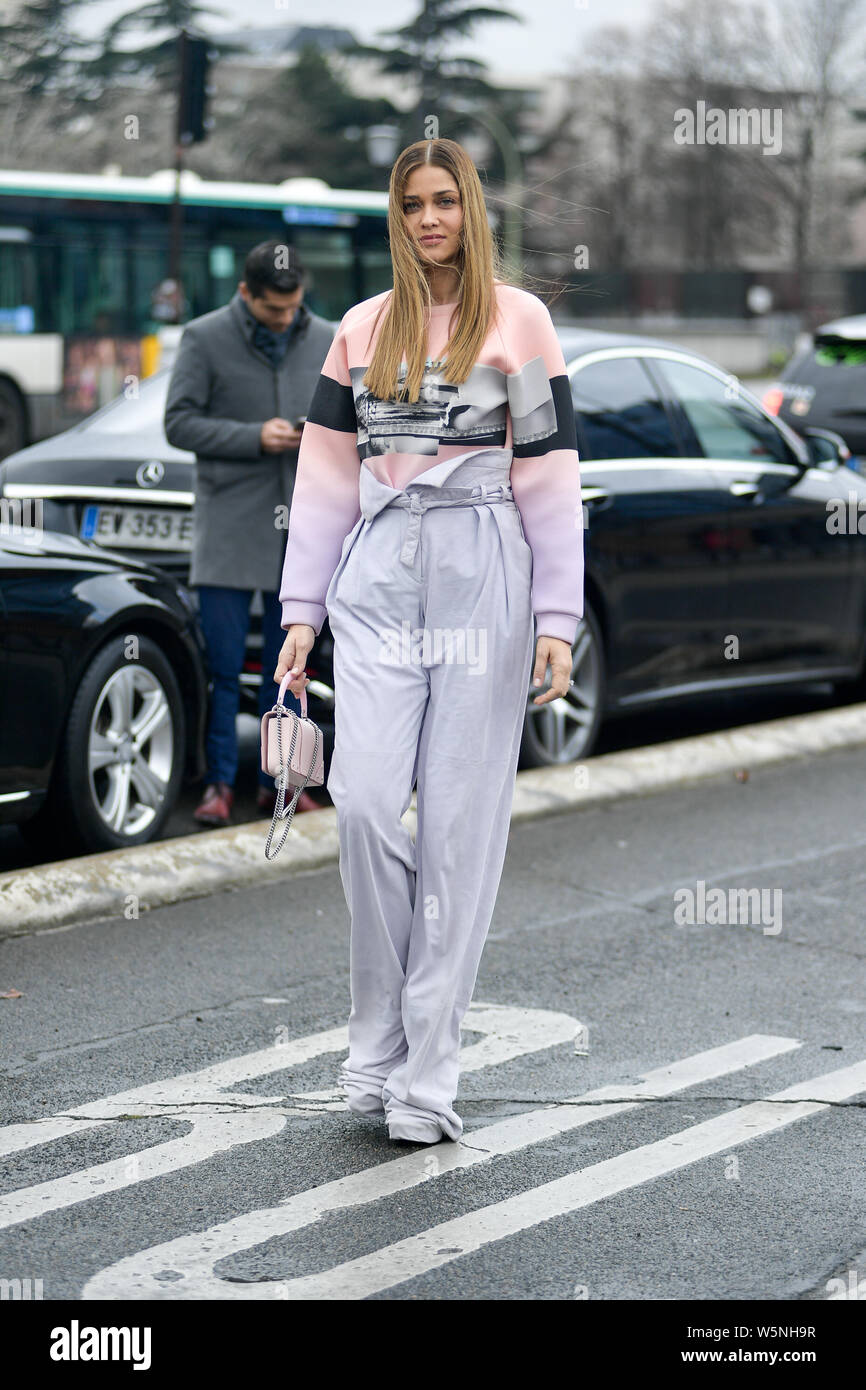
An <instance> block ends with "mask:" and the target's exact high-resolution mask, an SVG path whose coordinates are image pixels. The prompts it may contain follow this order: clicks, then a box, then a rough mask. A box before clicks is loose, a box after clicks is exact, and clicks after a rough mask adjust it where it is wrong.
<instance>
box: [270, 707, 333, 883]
mask: <svg viewBox="0 0 866 1390" xmlns="http://www.w3.org/2000/svg"><path fill="white" fill-rule="evenodd" d="M273 713H274V714H276V716H277V749H278V751H279V754H280V768H281V771H280V773H279V776H278V777H277V779H276V785H277V800H276V805H275V806H274V816H273V820H272V821H271V828H270V830H269V831H268V839H267V843H266V845H265V858H266V859H276V857H277V855H278V854H279V852H280V850H281V849H282V847H283V845H284V844H285V843H286V836H287V835H288V833H289V831H290V829H291V826H292V820H293V819H294V815H295V809H296V807H297V804H298V801H299V799H300V795H301V792H302V791H305V790H306V788H307V786H308V785H309V781H310V777H311V776H312V772H313V768H314V767H315V766H316V763H317V761H318V757H319V740H320V738H321V736H322V734H321V730H320V729H319V727H318V725H317V724H314V725H313V728H314V730H315V732H316V745H315V748H314V749H313V757H312V761H311V762H310V766H309V769H308V771H307V775H306V777H305V778H304V780H303V782H302V783H301V785H300V786H299V787H296V788H295V794H294V796H293V797H292V801H291V805H290V806H289V808H288V810H286V809H285V801H286V783H287V782H288V780H289V766H290V764H291V761H292V757H293V756H294V752H295V742H296V740H297V737H298V729H299V727H300V722H301V721H300V719H299V718H298V717H297V716H296V717H295V718H294V719H293V720H292V746H291V748H290V749H289V756H288V760H287V761H286V762H283V715H286V716H288V715H289V713H290V711H289V710H287V709H286V707H285V705H281V704H276V705H274V707H273ZM283 815H285V817H286V828H285V830H284V831H283V838H282V839H281V840H280V843H279V844H278V845H277V847H276V849H275V850H274V852H273V854H268V850H269V849H270V847H271V841H272V840H273V838H274V831H275V830H276V828H277V821H278V820H279V819H280V817H281V816H283Z"/></svg>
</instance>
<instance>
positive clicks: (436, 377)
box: [274, 140, 583, 1144]
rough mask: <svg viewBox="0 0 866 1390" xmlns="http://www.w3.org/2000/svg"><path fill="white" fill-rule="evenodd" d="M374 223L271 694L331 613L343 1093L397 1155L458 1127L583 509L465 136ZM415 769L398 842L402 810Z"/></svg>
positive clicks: (394, 193)
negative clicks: (375, 276) (461, 1060)
mask: <svg viewBox="0 0 866 1390" xmlns="http://www.w3.org/2000/svg"><path fill="white" fill-rule="evenodd" d="M388 229H389V237H390V246H391V258H392V264H393V278H394V286H393V290H389V291H387V292H386V293H384V294H379V295H375V296H374V297H373V298H372V299H368V300H364V301H363V303H361V304H357V305H355V307H354V308H352V309H350V310H349V311H348V313H347V314H346V315H345V316H344V317H343V320H342V322H341V324H340V327H339V329H338V331H337V333H336V336H335V338H334V341H333V343H332V345H331V350H330V352H329V354H328V357H327V359H326V361H325V363H324V366H323V368H322V375H321V377H320V380H319V384H318V387H317V388H316V392H315V395H314V397H313V402H312V405H311V407H310V411H309V415H308V417H307V423H306V425H305V427H304V433H303V440H302V443H301V448H300V452H299V456H298V468H297V477H296V482H295V487H294V494H293V498H292V506H291V512H290V517H289V534H288V539H287V546H286V556H285V563H284V568H283V577H282V584H281V588H280V600H281V603H282V606H283V610H282V626H283V627H284V628H285V629H287V636H286V640H285V643H284V645H283V648H282V651H281V653H280V659H279V663H278V665H277V668H276V671H275V672H274V679H275V680H277V681H279V680H282V678H283V676H284V675H285V674H286V673H287V672H289V671H291V672H292V673H293V676H294V679H293V680H292V681H291V683H290V685H289V689H290V690H292V691H293V692H294V693H295V694H300V692H301V690H302V689H303V688H304V685H305V684H306V678H305V676H304V674H303V671H304V664H305V662H306V659H307V655H308V653H309V651H310V649H311V647H312V645H313V641H314V638H315V636H316V634H317V633H318V632H319V631H320V629H321V626H322V623H323V622H324V618H325V614H326V612H327V616H328V619H329V623H330V627H331V632H332V634H333V637H334V683H335V696H336V710H335V746H334V754H333V758H332V760H331V768H330V773H329V777H328V791H329V792H330V795H331V798H332V800H333V802H334V805H335V807H336V809H337V823H338V830H339V838H340V872H341V877H342V880H343V886H344V890H345V894H346V902H347V905H348V908H349V912H350V916H351V938H350V978H351V993H352V1009H351V1014H350V1017H349V1057H348V1059H347V1060H346V1061H345V1062H344V1063H343V1067H342V1070H341V1076H340V1081H341V1088H342V1091H343V1094H344V1095H345V1097H346V1101H347V1104H348V1107H349V1109H350V1110H352V1111H355V1112H356V1113H358V1114H364V1115H373V1114H377V1115H384V1116H385V1117H386V1119H387V1123H388V1133H389V1136H390V1138H391V1139H392V1140H394V1141H397V1142H408V1143H415V1144H434V1143H438V1142H439V1141H440V1140H441V1139H443V1138H449V1139H452V1140H457V1139H459V1138H460V1135H461V1134H462V1131H463V1122H462V1120H461V1118H460V1116H459V1115H458V1114H457V1113H456V1111H455V1110H454V1100H455V1097H456V1094H457V1081H458V1070H459V1068H458V1057H459V1048H460V1023H461V1020H462V1018H463V1016H464V1014H465V1012H466V1009H467V1008H468V1006H469V1003H470V1000H471V998H472V992H473V990H474V987H475V980H476V976H477V973H478V966H479V963H480V959H481V952H482V949H483V946H484V942H485V939H486V936H487V932H488V928H489V925H490V919H491V917H492V914H493V908H494V904H495V900H496V894H497V890H498V886H499V880H500V877H501V873H502V866H503V862H504V858H505V849H506V842H507V838H508V828H509V820H510V814H511V802H512V796H513V790H514V779H515V773H516V770H517V759H518V753H519V749H520V740H521V732H522V727H523V720H524V715H525V709H526V692H527V686H528V683H529V679H530V673H532V674H533V676H534V681H533V683H534V685H536V686H538V685H541V684H542V683H543V680H544V677H545V673H546V671H547V668H548V666H550V668H551V672H552V682H551V687H550V689H549V690H548V691H547V692H545V693H544V694H543V695H539V696H538V697H537V698H536V700H535V703H536V704H544V703H546V702H548V701H550V700H555V699H557V698H559V697H560V696H562V695H565V694H566V692H567V690H568V686H569V678H570V675H571V665H572V659H571V647H572V643H573V642H574V638H575V635H576V630H577V624H578V620H579V619H580V617H581V616H582V613H583V514H582V509H581V499H580V477H579V466H578V456H577V449H576V438H575V430H574V414H573V408H572V405H571V393H570V390H569V382H568V378H567V376H566V372H565V363H564V360H563V356H562V351H561V349H560V346H559V342H558V340H557V337H556V334H555V331H554V328H553V324H552V323H551V320H550V315H549V313H548V311H547V309H546V307H545V306H544V305H543V304H542V302H541V301H540V300H539V299H537V298H536V297H535V296H534V295H532V294H529V293H527V292H526V291H525V290H523V289H521V288H519V287H518V286H516V285H514V284H512V283H509V282H508V281H507V280H506V279H505V277H504V276H503V275H502V273H501V269H500V263H499V260H498V257H497V255H496V252H495V248H494V244H493V239H492V236H491V233H490V228H489V225H488V221H487V215H486V210H485V205H484V197H483V193H482V189H481V183H480V180H479V178H478V173H477V171H476V169H475V166H474V164H473V163H472V161H471V160H470V159H469V157H468V155H467V154H466V152H465V150H464V149H463V148H462V146H460V145H458V144H456V143H455V142H454V141H453V140H423V141H418V142H417V143H416V144H413V145H410V146H408V147H407V149H405V150H404V151H403V152H402V154H401V155H400V156H399V158H398V159H397V162H396V163H395V165H394V168H393V170H392V173H391V181H390V191H389V209H388ZM446 357H447V360H444V359H446ZM443 360H444V361H443ZM533 618H534V619H535V627H536V628H537V634H538V635H537V638H536V637H535V634H534V632H533ZM533 648H534V662H533ZM416 778H417V784H418V790H417V815H418V823H417V832H416V839H415V843H414V844H413V843H412V840H411V837H410V835H409V833H408V831H407V830H406V828H405V826H404V825H403V824H402V822H401V817H402V816H403V814H404V812H405V811H406V809H407V807H408V806H409V803H410V800H411V794H412V788H413V786H414V784H415V781H416Z"/></svg>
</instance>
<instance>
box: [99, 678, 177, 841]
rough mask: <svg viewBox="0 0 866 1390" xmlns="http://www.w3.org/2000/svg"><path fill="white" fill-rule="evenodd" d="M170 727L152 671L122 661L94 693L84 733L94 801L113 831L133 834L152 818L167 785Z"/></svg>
mask: <svg viewBox="0 0 866 1390" xmlns="http://www.w3.org/2000/svg"><path fill="white" fill-rule="evenodd" d="M173 761H174V729H173V720H172V717H171V709H170V707H169V702H168V697H167V695H166V692H165V690H164V688H163V686H162V684H161V683H160V681H159V680H158V679H157V677H156V676H155V674H154V673H153V671H149V670H147V669H146V668H145V669H142V668H140V667H136V666H135V664H134V663H130V664H129V665H128V666H127V667H125V668H122V669H120V670H118V671H115V672H113V674H112V675H111V676H109V678H108V680H107V681H106V683H105V685H104V686H103V688H102V690H101V691H100V693H99V695H98V696H97V699H96V704H95V706H94V710H93V716H92V718H91V720H90V729H89V733H88V739H87V764H88V780H89V785H90V791H91V796H92V798H93V804H94V807H95V809H96V811H97V813H98V815H99V816H100V818H101V819H102V821H103V822H104V823H105V825H106V826H107V827H108V829H109V830H111V831H113V832H114V834H115V835H122V836H131V837H134V836H137V835H139V834H141V832H142V831H145V830H147V828H148V826H150V825H151V824H152V823H153V821H154V820H155V819H156V816H157V813H158V812H159V811H160V810H161V808H162V804H163V802H164V800H165V796H166V794H167V791H168V784H169V781H170V778H171V772H172V767H173Z"/></svg>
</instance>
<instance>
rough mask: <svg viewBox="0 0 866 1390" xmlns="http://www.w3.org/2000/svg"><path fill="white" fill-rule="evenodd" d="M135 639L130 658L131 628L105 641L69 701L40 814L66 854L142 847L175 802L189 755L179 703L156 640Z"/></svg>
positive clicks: (161, 826) (154, 836)
mask: <svg viewBox="0 0 866 1390" xmlns="http://www.w3.org/2000/svg"><path fill="white" fill-rule="evenodd" d="M137 641H138V654H137V657H136V658H134V659H133V658H129V657H127V655H126V649H127V645H128V642H129V635H128V634H124V636H123V637H116V638H113V639H112V640H111V641H110V642H108V643H107V644H106V645H105V646H104V647H102V648H101V649H100V650H99V651H98V652H97V653H96V655H95V657H94V658H93V660H92V661H91V663H90V665H89V666H88V667H87V669H86V671H85V672H84V675H83V676H82V678H81V681H80V682H79V685H78V689H77V691H76V692H75V696H74V698H73V701H72V705H71V707H70V711H69V718H68V720H67V723H66V728H65V730H64V734H63V742H62V746H61V748H60V752H59V755H58V758H57V761H56V764H55V772H54V777H53V778H52V784H51V789H50V792H49V797H48V802H47V804H46V806H45V808H44V816H45V820H46V822H47V823H48V824H49V825H50V824H53V825H54V826H55V827H56V829H57V832H58V835H59V838H60V840H61V842H62V846H63V848H65V849H68V850H71V851H72V852H83V853H93V852H98V851H101V850H110V849H123V848H125V847H126V846H128V845H140V844H146V843H148V842H149V841H151V840H154V839H156V838H157V837H158V836H159V833H160V831H161V830H162V828H163V827H164V825H165V823H166V821H167V820H168V817H169V816H170V814H171V812H172V808H173V807H174V804H175V802H176V800H177V795H178V791H179V789H180V784H181V780H182V777H183V769H184V759H185V752H186V727H185V717H184V709H183V700H182V697H181V693H180V689H179V686H178V683H177V678H176V677H175V675H174V672H173V671H172V669H171V666H170V665H169V663H168V660H167V659H166V657H165V656H164V655H163V653H162V652H161V651H160V649H159V647H158V646H157V645H156V643H155V642H154V641H152V640H151V638H149V637H144V636H139V637H138V638H137ZM141 733H145V735H146V736H145V737H144V738H141V736H140V735H141ZM115 746H116V756H115ZM41 816H42V813H40V815H39V816H37V817H36V820H39V819H40V818H41ZM30 824H31V828H32V823H30Z"/></svg>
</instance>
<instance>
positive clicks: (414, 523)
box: [385, 483, 516, 566]
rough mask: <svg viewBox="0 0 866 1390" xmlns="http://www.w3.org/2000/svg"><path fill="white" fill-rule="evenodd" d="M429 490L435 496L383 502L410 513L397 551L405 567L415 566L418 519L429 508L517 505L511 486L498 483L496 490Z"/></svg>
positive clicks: (409, 496)
mask: <svg viewBox="0 0 866 1390" xmlns="http://www.w3.org/2000/svg"><path fill="white" fill-rule="evenodd" d="M431 491H435V494H436V495H435V496H431V497H425V496H422V495H421V494H420V493H418V492H398V493H397V494H396V495H395V496H394V497H392V498H391V499H390V500H389V501H388V502H386V503H385V506H386V507H400V508H401V509H402V510H404V511H408V512H409V513H410V516H409V525H408V526H407V528H406V536H405V538H404V541H403V547H402V549H401V551H400V559H401V561H402V563H403V564H404V565H409V566H411V565H413V564H414V563H415V556H416V554H417V551H418V541H419V539H420V536H421V517H422V515H423V513H424V512H426V511H429V510H430V508H432V507H477V506H478V505H479V503H480V504H486V503H490V502H510V503H511V505H512V506H515V505H516V503H515V502H514V498H513V494H512V489H511V484H510V483H499V484H498V485H497V486H496V487H490V486H489V485H488V484H486V483H478V484H477V485H476V486H475V487H472V488H435V489H431Z"/></svg>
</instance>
